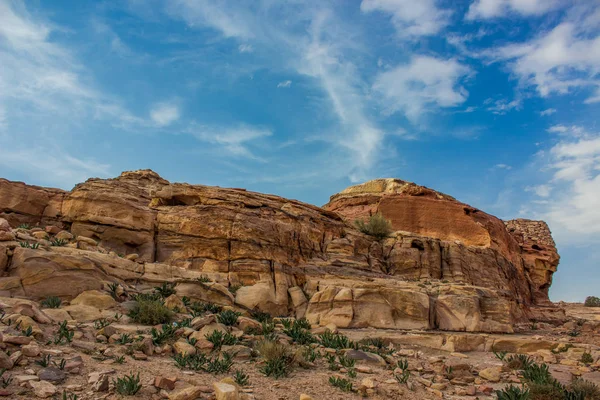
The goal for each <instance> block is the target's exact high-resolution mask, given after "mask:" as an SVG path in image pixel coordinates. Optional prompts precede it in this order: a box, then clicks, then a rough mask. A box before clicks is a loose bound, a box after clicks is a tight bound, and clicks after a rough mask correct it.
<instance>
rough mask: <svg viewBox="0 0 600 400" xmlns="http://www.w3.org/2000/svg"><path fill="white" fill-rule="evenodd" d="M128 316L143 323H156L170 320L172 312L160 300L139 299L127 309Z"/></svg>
mask: <svg viewBox="0 0 600 400" xmlns="http://www.w3.org/2000/svg"><path fill="white" fill-rule="evenodd" d="M129 317H131V319H132V320H133V321H134V322H136V323H138V324H143V325H157V324H165V323H168V322H171V319H172V318H173V312H172V311H171V310H169V309H168V308H167V307H166V306H165V304H164V303H163V302H162V301H160V300H145V299H139V300H137V301H136V303H135V305H134V306H133V308H132V309H131V311H129Z"/></svg>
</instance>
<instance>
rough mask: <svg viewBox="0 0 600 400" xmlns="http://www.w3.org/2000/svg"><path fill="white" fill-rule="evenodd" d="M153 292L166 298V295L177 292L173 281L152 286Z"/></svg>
mask: <svg viewBox="0 0 600 400" xmlns="http://www.w3.org/2000/svg"><path fill="white" fill-rule="evenodd" d="M154 293H157V294H159V295H160V297H162V298H163V299H166V298H167V297H169V296H171V295H173V294H176V293H177V290H175V283H172V282H163V284H162V285H160V286H156V287H155V288H154Z"/></svg>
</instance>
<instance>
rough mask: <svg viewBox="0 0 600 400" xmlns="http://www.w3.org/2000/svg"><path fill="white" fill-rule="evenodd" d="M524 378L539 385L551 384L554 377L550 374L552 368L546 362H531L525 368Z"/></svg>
mask: <svg viewBox="0 0 600 400" xmlns="http://www.w3.org/2000/svg"><path fill="white" fill-rule="evenodd" d="M522 377H523V380H524V381H526V382H531V383H535V384H538V385H545V384H551V383H553V382H554V378H552V375H550V370H549V369H548V366H547V365H546V364H535V363H533V364H531V365H530V366H528V367H526V368H525V369H524V370H523V374H522Z"/></svg>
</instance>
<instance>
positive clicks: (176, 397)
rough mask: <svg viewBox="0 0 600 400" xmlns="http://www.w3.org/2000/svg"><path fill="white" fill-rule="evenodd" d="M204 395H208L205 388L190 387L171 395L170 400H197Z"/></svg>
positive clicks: (169, 395)
mask: <svg viewBox="0 0 600 400" xmlns="http://www.w3.org/2000/svg"><path fill="white" fill-rule="evenodd" d="M202 393H206V391H205V387H203V386H190V387H186V388H183V389H180V390H177V391H175V392H172V393H169V394H168V398H169V400H196V399H197V398H198V397H199V396H200V395H201V394H202Z"/></svg>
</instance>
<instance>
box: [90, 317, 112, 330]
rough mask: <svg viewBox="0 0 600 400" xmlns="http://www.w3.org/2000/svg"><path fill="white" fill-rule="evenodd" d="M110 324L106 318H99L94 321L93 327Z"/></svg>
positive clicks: (104, 326)
mask: <svg viewBox="0 0 600 400" xmlns="http://www.w3.org/2000/svg"><path fill="white" fill-rule="evenodd" d="M109 325H110V321H109V320H107V319H106V318H100V319H97V320H95V321H94V329H96V330H100V329H102V328H106V327H107V326H109Z"/></svg>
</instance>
